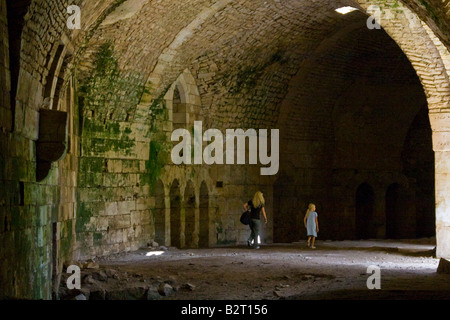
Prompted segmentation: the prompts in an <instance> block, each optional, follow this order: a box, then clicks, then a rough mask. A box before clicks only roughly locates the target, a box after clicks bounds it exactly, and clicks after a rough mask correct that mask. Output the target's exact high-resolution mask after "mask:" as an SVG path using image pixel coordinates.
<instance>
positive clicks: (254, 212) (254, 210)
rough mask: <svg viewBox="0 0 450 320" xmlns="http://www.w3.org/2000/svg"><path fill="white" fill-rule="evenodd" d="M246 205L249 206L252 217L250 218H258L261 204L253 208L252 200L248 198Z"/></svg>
mask: <svg viewBox="0 0 450 320" xmlns="http://www.w3.org/2000/svg"><path fill="white" fill-rule="evenodd" d="M247 204H248V206H249V207H250V216H251V217H252V219H256V220H259V219H260V217H259V216H260V214H261V209H262V207H263V206H259V207H258V208H255V207H254V206H253V202H252V200H249V201H248V202H247Z"/></svg>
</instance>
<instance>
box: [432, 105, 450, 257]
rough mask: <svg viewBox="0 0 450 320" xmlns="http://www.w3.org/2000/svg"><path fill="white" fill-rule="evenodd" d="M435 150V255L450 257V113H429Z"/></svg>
mask: <svg viewBox="0 0 450 320" xmlns="http://www.w3.org/2000/svg"><path fill="white" fill-rule="evenodd" d="M430 122H431V127H432V128H433V149H434V151H435V186H436V188H435V190H436V191H435V192H436V256H437V257H438V258H446V259H448V258H450V113H439V114H430Z"/></svg>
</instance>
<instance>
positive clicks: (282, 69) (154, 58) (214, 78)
mask: <svg viewBox="0 0 450 320" xmlns="http://www.w3.org/2000/svg"><path fill="white" fill-rule="evenodd" d="M405 3H407V4H408V5H409V6H410V7H412V8H416V9H417V10H418V12H419V13H421V14H422V15H426V14H427V13H428V14H429V16H430V17H431V16H432V17H433V18H428V19H425V21H429V24H430V26H431V28H432V29H434V28H435V26H434V24H433V23H435V22H436V21H435V20H436V19H438V16H442V17H443V16H444V12H445V10H444V9H445V5H444V3H440V4H439V5H436V6H435V7H433V8H434V9H433V10H434V11H433V12H434V13H433V14H431V13H429V12H426V11H424V10H425V9H426V6H424V5H420V4H417V3H416V2H415V1H405ZM345 5H353V6H355V3H354V1H349V0H347V1H345V0H343V1H325V0H324V1H294V0H292V1H263V0H257V1H239V2H236V1H217V2H216V1H195V2H191V1H189V2H187V1H149V0H130V1H125V2H123V1H98V2H97V1H96V2H92V1H85V2H84V3H83V5H82V12H83V14H85V16H83V24H85V26H83V30H84V31H81V32H74V34H73V37H74V40H75V41H74V42H75V43H77V44H76V45H75V47H76V48H79V52H78V53H79V55H78V56H77V57H76V60H75V63H76V67H77V69H78V75H79V78H80V79H83V78H84V77H86V76H87V75H89V73H90V72H91V67H92V61H93V59H94V56H95V52H96V50H97V49H98V48H99V46H101V45H102V44H103V43H105V42H108V41H109V42H111V43H112V44H113V46H114V56H115V57H117V59H118V63H119V68H120V69H121V70H122V72H123V73H124V74H126V75H128V76H129V80H130V81H131V82H133V83H134V85H135V86H140V85H144V84H146V85H147V87H151V90H152V95H153V97H154V98H156V97H158V96H159V95H162V94H163V93H164V91H165V90H167V88H168V87H169V86H170V85H171V84H172V83H173V82H174V81H175V80H176V78H177V77H178V76H179V74H180V73H181V72H182V71H183V70H184V69H186V68H188V69H189V70H190V71H191V72H192V73H193V74H194V75H195V78H196V79H197V85H198V87H199V91H200V95H201V97H202V107H203V117H204V121H206V122H210V125H211V126H212V125H216V126H222V125H223V126H236V125H241V126H248V127H250V126H254V127H255V126H256V127H257V126H260V125H262V124H264V125H265V126H267V125H269V126H271V125H275V123H276V122H277V120H278V116H279V110H278V105H279V104H280V103H281V101H282V100H283V98H284V96H285V95H286V93H287V88H288V84H289V82H290V80H291V78H292V77H293V76H294V75H295V74H296V73H297V72H298V70H299V68H300V66H301V65H302V62H304V61H305V59H306V58H308V57H310V56H312V55H313V54H314V51H315V49H316V48H317V47H318V46H319V45H320V43H322V41H323V40H324V39H325V38H329V37H331V36H332V35H333V34H334V33H338V32H343V31H342V30H344V32H347V31H351V29H352V28H357V27H360V26H362V25H365V19H366V15H365V14H363V13H361V12H354V13H352V14H349V15H345V16H343V15H340V14H338V13H336V12H335V11H334V9H336V8H338V7H341V6H345ZM419 8H421V9H420V10H419ZM440 10H442V12H441V11H440ZM438 12H439V13H440V14H438ZM430 19H431V20H430ZM433 19H434V20H433ZM437 21H440V20H437ZM443 30H444V31H443ZM442 32H445V24H444V28H443V29H441V32H440V34H442ZM442 38H443V40H444V41H446V37H445V35H442ZM87 39H88V41H86V40H87ZM78 62H79V63H78ZM155 76H156V77H157V78H158V79H157V81H153V79H154V77H155ZM149 77H150V81H147V80H148V79H149ZM127 112H128V113H132V111H130V110H128V111H127ZM119 114H120V116H118V117H119V120H123V119H120V118H121V117H122V118H123V117H124V114H125V113H124V112H122V113H119ZM113 117H114V116H113Z"/></svg>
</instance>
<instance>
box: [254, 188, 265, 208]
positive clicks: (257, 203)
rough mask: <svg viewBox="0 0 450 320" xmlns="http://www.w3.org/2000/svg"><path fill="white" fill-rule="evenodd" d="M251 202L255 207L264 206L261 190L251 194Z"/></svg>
mask: <svg viewBox="0 0 450 320" xmlns="http://www.w3.org/2000/svg"><path fill="white" fill-rule="evenodd" d="M252 202H253V206H254V207H255V208H258V207H262V206H264V204H265V201H264V196H263V194H262V192H261V191H257V192H256V193H255V195H254V196H253V200H252Z"/></svg>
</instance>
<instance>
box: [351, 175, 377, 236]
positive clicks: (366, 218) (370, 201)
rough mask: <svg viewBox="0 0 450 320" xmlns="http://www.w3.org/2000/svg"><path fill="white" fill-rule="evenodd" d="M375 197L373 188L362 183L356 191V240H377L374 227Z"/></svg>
mask: <svg viewBox="0 0 450 320" xmlns="http://www.w3.org/2000/svg"><path fill="white" fill-rule="evenodd" d="M374 203H375V195H374V192H373V189H372V187H371V186H370V185H369V184H367V183H362V184H361V185H360V186H359V187H358V189H357V190H356V197H355V213H356V215H355V235H356V239H369V238H375V237H376V234H375V232H374V228H373V226H372V223H373V216H374Z"/></svg>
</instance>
